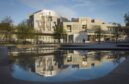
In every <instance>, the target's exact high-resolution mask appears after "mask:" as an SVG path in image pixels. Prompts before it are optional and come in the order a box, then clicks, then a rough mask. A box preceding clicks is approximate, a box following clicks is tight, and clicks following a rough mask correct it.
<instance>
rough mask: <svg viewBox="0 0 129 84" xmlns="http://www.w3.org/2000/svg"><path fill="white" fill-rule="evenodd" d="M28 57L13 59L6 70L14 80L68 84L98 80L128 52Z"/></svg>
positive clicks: (120, 61)
mask: <svg viewBox="0 0 129 84" xmlns="http://www.w3.org/2000/svg"><path fill="white" fill-rule="evenodd" d="M44 53H45V54H44ZM22 55H23V56H22ZM28 55H29V56H28ZM31 55H32V54H20V56H16V57H15V58H13V62H11V66H10V67H11V74H12V76H13V77H14V78H16V79H20V80H27V81H40V82H68V81H83V80H92V79H96V78H101V77H104V76H106V75H108V74H109V73H110V72H111V71H112V70H114V69H115V68H116V67H117V66H118V65H119V64H120V63H122V62H123V61H124V60H125V59H126V57H127V56H128V52H127V51H86V50H78V51H76V50H62V51H56V50H55V51H54V50H52V51H51V50H49V52H48V53H46V52H45V51H43V53H40V54H38V55H37V54H35V56H34V55H32V56H31Z"/></svg>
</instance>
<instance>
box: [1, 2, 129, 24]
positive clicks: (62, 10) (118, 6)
mask: <svg viewBox="0 0 129 84" xmlns="http://www.w3.org/2000/svg"><path fill="white" fill-rule="evenodd" d="M42 9H49V10H54V11H56V12H57V13H58V14H60V15H62V16H64V17H68V18H72V17H91V18H93V19H100V20H103V21H105V22H115V23H120V24H122V25H123V24H124V18H123V17H124V14H125V13H128V12H129V0H0V20H2V19H4V18H5V17H7V16H10V17H11V18H12V19H13V22H14V24H18V23H20V22H21V21H23V20H25V19H27V18H28V17H29V15H30V14H32V13H33V12H36V11H38V10H42Z"/></svg>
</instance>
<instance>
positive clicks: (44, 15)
mask: <svg viewBox="0 0 129 84" xmlns="http://www.w3.org/2000/svg"><path fill="white" fill-rule="evenodd" d="M59 19H60V20H61V21H62V22H63V28H64V30H65V31H66V35H67V38H65V39H64V41H61V42H67V43H85V42H95V41H97V40H98V39H97V38H96V29H97V28H96V27H100V28H101V30H102V31H103V32H101V33H102V34H101V37H102V38H101V41H105V40H113V39H112V38H113V36H114V35H113V33H112V32H113V31H114V30H115V28H116V25H113V24H108V23H105V22H103V21H101V20H98V19H91V18H86V17H82V18H72V19H71V21H69V20H68V19H67V18H64V17H61V16H59V15H58V14H57V13H56V12H54V11H52V10H40V11H37V12H35V13H33V14H32V15H30V17H29V23H30V25H31V26H32V27H33V28H34V29H35V30H36V31H37V32H39V33H42V34H43V35H40V37H39V41H41V42H43V43H53V42H56V41H57V40H55V39H54V38H53V33H54V27H55V24H56V23H57V22H58V20H59Z"/></svg>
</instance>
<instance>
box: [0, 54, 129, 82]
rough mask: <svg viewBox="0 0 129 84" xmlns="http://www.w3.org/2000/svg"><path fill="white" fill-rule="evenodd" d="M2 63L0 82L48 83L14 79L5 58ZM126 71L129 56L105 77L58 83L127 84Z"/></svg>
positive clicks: (128, 68)
mask: <svg viewBox="0 0 129 84" xmlns="http://www.w3.org/2000/svg"><path fill="white" fill-rule="evenodd" d="M2 53H3V54H2ZM1 55H6V54H5V52H1ZM5 57H6V56H5ZM1 61H2V60H1ZM2 63H3V64H1V65H0V84H48V83H44V82H29V81H23V80H18V79H15V78H13V77H12V76H11V73H10V69H9V65H7V63H6V62H5V60H3V62H2ZM4 63H5V64H4ZM128 71H129V58H127V59H126V60H125V61H124V62H123V63H121V64H120V65H119V66H118V67H117V68H115V69H114V70H113V71H112V72H111V73H110V74H108V75H107V76H105V77H102V78H98V79H94V80H87V81H78V82H64V83H60V84H129V79H128V78H129V72H128ZM49 84H50V83H49ZM55 84H57V83H55Z"/></svg>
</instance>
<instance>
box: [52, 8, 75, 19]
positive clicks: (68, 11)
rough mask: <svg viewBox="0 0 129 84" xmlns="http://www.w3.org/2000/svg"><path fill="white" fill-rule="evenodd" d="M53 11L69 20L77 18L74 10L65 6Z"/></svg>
mask: <svg viewBox="0 0 129 84" xmlns="http://www.w3.org/2000/svg"><path fill="white" fill-rule="evenodd" d="M53 10H55V11H56V12H57V13H58V14H59V15H60V16H64V17H67V18H72V17H77V13H76V12H75V11H74V10H72V9H70V8H68V7H65V6H58V7H55V8H53Z"/></svg>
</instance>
